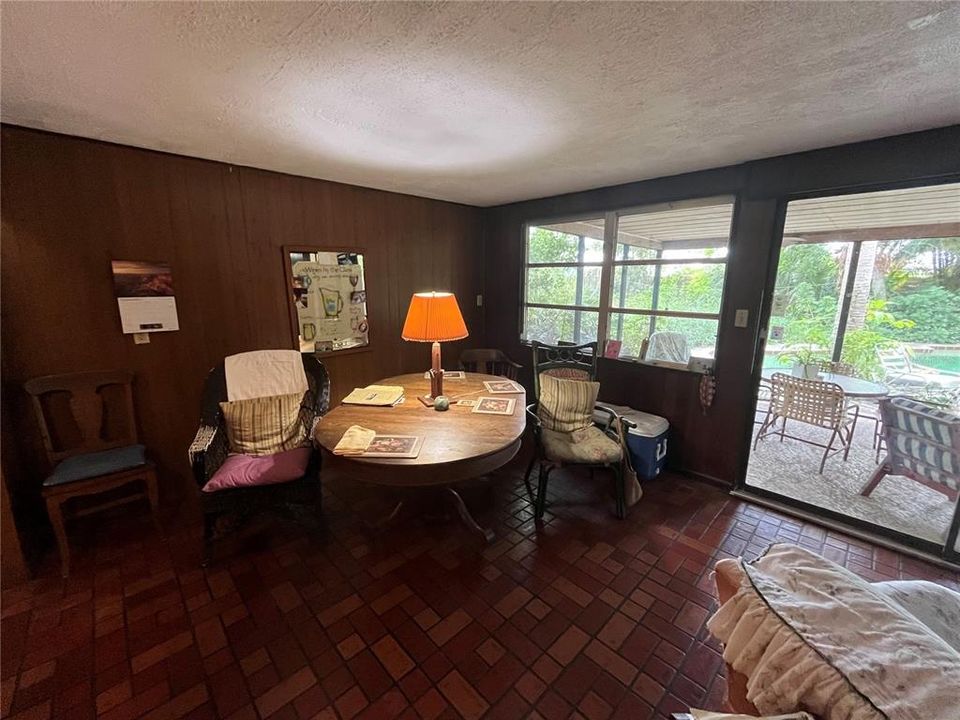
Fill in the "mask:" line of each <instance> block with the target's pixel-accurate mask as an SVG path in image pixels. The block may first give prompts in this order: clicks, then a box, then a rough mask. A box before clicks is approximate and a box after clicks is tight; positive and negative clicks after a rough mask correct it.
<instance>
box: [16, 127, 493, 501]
mask: <svg viewBox="0 0 960 720" xmlns="http://www.w3.org/2000/svg"><path fill="white" fill-rule="evenodd" d="M2 158H3V163H2V196H0V199H2V220H3V237H2V293H3V297H2V328H3V345H2V380H3V401H4V402H3V405H4V412H5V413H8V414H9V419H10V420H11V422H10V423H9V425H11V426H12V427H15V428H16V434H17V438H16V442H17V444H18V445H19V446H21V449H22V450H23V452H21V453H18V455H19V456H20V457H22V458H23V462H22V463H21V467H17V468H12V467H5V473H6V475H7V479H8V480H9V481H10V485H11V487H12V488H16V489H17V490H18V491H21V490H26V491H27V492H28V494H29V493H31V492H34V493H35V492H37V486H36V484H37V483H38V482H39V478H40V472H41V468H40V467H39V465H38V462H37V453H36V452H35V450H36V446H37V445H36V444H37V442H38V440H37V435H36V430H35V428H34V426H33V425H32V422H31V421H30V420H29V418H30V410H29V407H28V406H27V404H26V403H25V397H24V393H23V390H22V383H23V381H24V380H26V379H28V378H30V377H34V376H38V375H46V374H52V373H64V372H73V371H80V370H96V369H111V368H130V369H132V370H133V371H134V372H135V373H136V382H135V393H136V410H137V417H138V421H139V427H140V431H141V439H142V440H143V441H144V442H145V444H146V445H147V446H148V447H149V449H150V450H151V451H152V452H153V454H154V456H155V458H156V459H157V460H158V461H159V465H160V469H161V478H162V482H163V485H162V492H163V493H164V494H166V495H167V497H168V499H170V498H176V497H178V496H180V497H182V496H183V490H184V489H185V488H186V487H187V486H188V485H189V484H191V483H192V482H193V481H192V479H190V477H189V467H188V464H187V446H188V445H189V443H190V441H191V439H192V438H193V434H194V432H195V431H196V427H197V421H198V418H199V411H200V406H199V403H200V392H201V388H202V385H203V381H204V378H205V376H206V373H207V371H208V370H209V369H210V368H211V367H212V366H213V365H214V364H215V363H216V362H218V361H219V360H221V359H222V358H223V357H224V356H225V355H230V354H232V353H237V352H242V351H246V350H255V349H261V348H292V347H293V344H292V338H291V328H290V321H289V314H288V311H287V307H286V305H285V302H286V297H287V292H286V290H285V287H284V273H283V264H282V263H283V257H282V251H281V246H283V245H317V246H321V247H356V248H360V249H362V250H364V252H365V253H366V257H365V261H366V264H367V271H366V272H367V286H368V308H369V315H370V327H371V331H370V332H371V344H370V348H369V350H370V351H369V352H362V353H356V354H350V355H342V356H332V357H329V358H327V359H326V360H325V363H326V364H327V368H328V370H329V372H330V375H331V378H332V380H333V394H334V399H337V398H339V397H342V395H344V394H345V393H346V392H349V390H350V389H352V388H353V387H354V386H355V385H361V384H366V383H369V382H371V381H374V380H376V379H378V378H382V377H385V376H388V375H393V374H397V373H400V372H411V371H415V370H419V369H421V368H422V369H426V367H427V366H428V365H429V347H428V346H426V345H423V344H420V343H406V342H403V341H402V340H401V339H400V328H401V326H402V323H403V319H404V316H405V313H406V308H407V304H408V302H409V299H410V295H411V293H413V292H416V291H422V290H431V289H438V290H439V289H449V290H452V291H453V292H455V293H456V294H457V296H458V298H459V299H460V301H461V308H462V310H463V313H464V317H465V319H466V322H467V327H468V328H469V330H470V333H471V338H470V339H469V340H467V341H463V342H461V343H450V344H445V345H444V355H445V358H446V359H447V365H448V367H449V366H451V363H455V361H456V357H457V355H458V353H459V350H460V349H461V348H463V347H468V346H470V347H472V346H478V345H481V344H482V340H483V337H484V334H485V333H484V323H483V320H484V318H483V314H482V311H481V310H479V309H478V308H476V307H475V302H474V298H475V296H476V295H477V294H479V293H482V292H483V261H482V258H483V249H482V242H483V233H482V222H483V214H482V211H481V210H479V209H477V208H471V207H467V206H463V205H456V204H452V203H444V202H438V201H433V200H427V199H423V198H417V197H412V196H407V195H399V194H396V193H388V192H380V191H376V190H370V189H365V188H360V187H353V186H347V185H341V184H338V183H333V182H325V181H321V180H310V179H305V178H300V177H294V176H290V175H282V174H278V173H272V172H266V171H262V170H256V169H251V168H246V167H235V166H230V165H226V164H222V163H216V162H209V161H205V160H198V159H194V158H187V157H181V156H176V155H168V154H164V153H158V152H151V151H146V150H139V149H135V148H130V147H123V146H118V145H111V144H107V143H101V142H95V141H89V140H83V139H79V138H73V137H67V136H63V135H55V134H50V133H43V132H37V131H32V130H26V129H22V128H17V127H10V126H5V127H3V129H2ZM113 259H130V260H159V261H165V262H169V263H170V264H171V266H172V269H173V281H174V288H175V291H176V298H177V307H178V310H179V315H180V330H179V331H178V332H167V333H154V334H152V335H151V341H150V343H149V344H147V345H134V343H133V338H132V336H130V335H123V334H122V333H121V331H120V321H119V317H118V313H117V304H116V300H115V299H114V297H113V289H112V284H111V272H110V261H111V260H113Z"/></svg>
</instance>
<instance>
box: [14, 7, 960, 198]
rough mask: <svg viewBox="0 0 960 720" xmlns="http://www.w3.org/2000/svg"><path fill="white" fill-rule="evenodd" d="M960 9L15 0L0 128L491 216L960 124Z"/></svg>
mask: <svg viewBox="0 0 960 720" xmlns="http://www.w3.org/2000/svg"><path fill="white" fill-rule="evenodd" d="M958 78H960V3H951V2H941V3H937V2H929V3H928V2H890V3H872V2H871V3H858V2H840V3H813V2H810V3H807V2H779V3H719V2H718V3H630V2H617V3H605V2H590V3H561V4H554V3H495V2H486V3H451V4H434V3H401V2H393V3H386V2H385V3H283V2H272V3H271V2H258V3H213V2H210V3H203V4H194V3H148V2H143V3H137V2H117V3H97V4H92V3H85V2H77V3H73V2H71V3H39V2H18V3H13V2H5V3H3V4H2V75H0V80H2V88H0V89H2V118H3V120H4V121H5V122H9V123H16V124H19V125H26V126H30V127H37V128H44V129H48V130H54V131H58V132H64V133H69V134H73V135H81V136H85V137H92V138H98V139H103V140H111V141H114V142H119V143H124V144H129V145H136V146H141V147H147V148H154V149H158V150H166V151H170V152H175V153H182V154H185V155H194V156H199V157H204V158H211V159H215V160H222V161H226V162H230V163H236V164H243V165H252V166H255V167H261V168H268V169H272V170H280V171H284V172H288V173H294V174H297V175H306V176H310V177H318V178H326V179H331V180H339V181H342V182H348V183H355V184H358V185H366V186H370V187H376V188H383V189H388V190H395V191H400V192H406V193H412V194H416V195H425V196H428V197H436V198H442V199H446V200H455V201H460V202H465V203H470V204H476V205H492V204H497V203H503V202H509V201H514V200H520V199H527V198H532V197H541V196H545V195H553V194H556V193H561V192H567V191H574V190H581V189H585V188H591V187H598V186H603V185H611V184H616V183H621V182H627V181H631V180H639V179H644V178H650V177H657V176H662V175H669V174H674V173H678V172H684V171H689V170H698V169H703V168H710V167H716V166H721V165H727V164H731V163H736V162H742V161H745V160H751V159H756V158H760V157H768V156H771V155H779V154H783V153H787V152H793V151H798V150H806V149H810V148H816V147H824V146H828V145H834V144H839V143H846V142H852V141H856V140H864V139H869V138H875V137H881V136H885V135H893V134H898V133H902V132H908V131H913V130H921V129H926V128H932V127H940V126H944V125H950V124H953V123H957V122H960V92H958Z"/></svg>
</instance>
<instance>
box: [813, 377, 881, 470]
mask: <svg viewBox="0 0 960 720" xmlns="http://www.w3.org/2000/svg"><path fill="white" fill-rule="evenodd" d="M820 372H822V373H829V374H832V375H846V376H847V377H857V369H856V368H855V367H854V366H853V365H851V364H850V363H847V362H843V361H840V360H836V361H835V360H824V361H822V362H821V363H820ZM860 419H861V420H862V419H866V420H872V421H873V435H872V437H871V441H870V442H871V445H870V447H873V448H876V450H877V457H878V459H879V456H880V408H878V407H877V401H876V400H872V399H863V400H860Z"/></svg>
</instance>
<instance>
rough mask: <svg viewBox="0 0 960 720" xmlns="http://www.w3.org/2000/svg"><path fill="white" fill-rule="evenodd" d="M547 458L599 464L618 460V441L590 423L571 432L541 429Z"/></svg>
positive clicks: (556, 460) (572, 462)
mask: <svg viewBox="0 0 960 720" xmlns="http://www.w3.org/2000/svg"><path fill="white" fill-rule="evenodd" d="M543 450H544V454H545V455H546V456H547V460H550V461H551V462H556V463H569V464H577V465H585V464H586V465H600V464H605V463H615V462H619V461H620V443H618V442H617V441H616V440H613V439H612V438H610V437H609V436H607V435H605V434H604V432H603V430H601V429H600V428H598V427H596V426H593V425H591V426H590V427H585V428H582V429H580V430H574V431H573V432H558V431H556V430H548V429H547V428H544V429H543Z"/></svg>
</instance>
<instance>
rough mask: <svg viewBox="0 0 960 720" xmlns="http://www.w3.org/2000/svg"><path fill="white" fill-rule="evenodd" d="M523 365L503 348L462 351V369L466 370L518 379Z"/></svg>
mask: <svg viewBox="0 0 960 720" xmlns="http://www.w3.org/2000/svg"><path fill="white" fill-rule="evenodd" d="M522 367H523V365H521V364H520V363H515V362H514V361H513V360H511V359H510V358H509V357H507V354H506V353H505V352H503V350H496V349H493V348H476V349H474V350H464V351H463V352H462V353H460V369H461V370H465V371H466V372H475V373H485V374H487V375H499V376H501V377H505V378H509V379H510V380H516V379H517V374H518V372H519V371H520V368H522Z"/></svg>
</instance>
